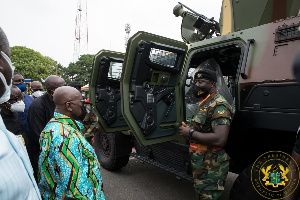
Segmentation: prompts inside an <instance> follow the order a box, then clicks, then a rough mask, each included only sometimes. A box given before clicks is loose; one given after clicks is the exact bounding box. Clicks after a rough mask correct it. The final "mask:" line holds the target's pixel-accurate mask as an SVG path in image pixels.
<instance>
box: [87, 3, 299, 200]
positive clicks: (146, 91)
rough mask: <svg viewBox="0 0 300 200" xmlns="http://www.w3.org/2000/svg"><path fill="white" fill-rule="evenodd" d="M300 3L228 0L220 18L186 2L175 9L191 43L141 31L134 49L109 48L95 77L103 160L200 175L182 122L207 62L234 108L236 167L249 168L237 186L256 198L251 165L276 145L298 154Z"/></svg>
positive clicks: (111, 166)
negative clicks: (182, 133)
mask: <svg viewBox="0 0 300 200" xmlns="http://www.w3.org/2000/svg"><path fill="white" fill-rule="evenodd" d="M299 8H300V1H299V0H285V1H280V0H251V1H246V0H223V3H222V9H221V15H220V20H219V22H216V21H215V20H214V19H210V18H207V17H205V16H203V15H201V14H199V13H197V12H195V11H194V10H192V9H190V8H188V7H187V6H185V5H183V4H181V3H179V4H178V5H177V6H175V8H174V10H173V12H174V15H175V16H176V17H178V16H181V17H182V25H181V34H182V39H183V41H184V42H180V41H175V40H173V39H169V38H166V37H162V36H158V35H155V34H151V33H146V32H142V31H141V32H137V33H136V34H135V35H133V36H132V37H131V38H130V39H129V41H128V44H127V49H126V53H125V54H123V53H119V52H112V51H106V50H101V51H100V52H99V53H98V54H97V55H96V56H95V58H94V63H93V71H92V77H91V83H90V99H91V102H92V104H93V106H94V107H95V108H96V111H97V114H98V116H99V121H100V123H101V126H102V130H101V131H99V132H98V133H97V134H96V135H95V138H94V141H95V150H96V153H97V156H98V158H99V161H100V163H101V165H102V166H103V167H104V168H106V169H108V170H118V169H120V168H122V167H124V166H126V164H127V162H128V159H129V156H134V157H136V158H138V159H140V160H142V161H144V162H148V163H151V164H153V165H155V166H157V167H160V168H162V169H165V170H167V171H169V172H172V173H174V174H176V176H177V177H180V178H185V179H188V180H192V177H191V172H190V171H191V170H190V161H189V154H188V148H189V146H188V141H187V140H186V138H183V137H181V136H180V135H179V133H178V127H179V126H181V122H183V121H184V122H185V121H189V119H190V118H191V116H192V115H193V113H194V109H193V108H194V107H195V103H197V99H194V98H193V96H192V95H190V91H189V90H190V88H191V85H192V79H193V74H194V73H195V70H197V69H198V68H199V67H208V68H212V69H214V70H216V71H217V74H218V83H217V86H218V89H219V90H220V92H221V94H223V95H224V97H225V98H226V99H227V100H228V101H229V102H230V103H231V104H232V106H233V107H234V110H235V114H234V118H233V122H232V125H231V129H230V134H229V139H228V143H227V145H226V151H227V152H228V154H229V155H230V157H231V161H230V171H231V172H234V173H238V174H240V176H239V177H238V178H237V180H236V182H238V183H239V184H235V186H234V187H233V190H232V191H233V192H232V193H235V192H234V191H238V192H236V193H243V195H244V196H243V198H240V197H238V196H235V194H232V198H233V199H247V198H249V199H251V198H252V197H251V195H249V197H247V195H245V193H247V192H250V190H249V188H247V184H245V183H246V182H247V181H248V182H249V171H247V169H248V168H249V167H248V166H249V165H251V164H252V163H253V162H254V161H255V159H256V158H257V157H258V156H259V155H261V154H262V153H264V152H267V151H272V150H273V151H274V150H277V151H284V152H287V153H289V154H290V153H291V152H292V149H293V146H294V142H295V135H296V131H297V129H298V127H299V125H300V103H299V102H300V92H299V91H300V86H299V85H298V84H297V83H296V81H295V79H294V76H293V71H292V63H293V60H294V56H295V54H296V52H297V49H298V48H299V47H300V32H299V30H298V27H299V21H300V16H299V14H298V12H299ZM240 186H243V187H240ZM245 186H246V187H245ZM238 187H240V188H238ZM252 199H253V198H252Z"/></svg>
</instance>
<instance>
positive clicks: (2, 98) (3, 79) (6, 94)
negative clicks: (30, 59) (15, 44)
mask: <svg viewBox="0 0 300 200" xmlns="http://www.w3.org/2000/svg"><path fill="white" fill-rule="evenodd" d="M0 53H1V56H2V57H3V58H4V59H5V60H6V62H7V63H8V64H9V66H10V67H11V73H12V74H11V77H13V74H14V71H15V67H14V66H12V63H11V60H10V58H9V57H8V56H7V55H6V54H5V53H4V52H3V51H0ZM0 79H1V81H2V82H3V84H4V86H5V92H4V93H3V95H2V97H1V98H0V104H2V103H4V102H6V101H8V100H9V99H8V100H7V96H8V93H10V89H11V86H12V79H11V80H10V84H9V85H7V83H6V79H5V77H4V75H3V74H2V72H0ZM9 97H10V94H9Z"/></svg>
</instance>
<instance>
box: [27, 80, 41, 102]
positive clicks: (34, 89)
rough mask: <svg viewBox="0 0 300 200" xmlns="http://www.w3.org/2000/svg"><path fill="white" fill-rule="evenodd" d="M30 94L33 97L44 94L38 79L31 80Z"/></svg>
mask: <svg viewBox="0 0 300 200" xmlns="http://www.w3.org/2000/svg"><path fill="white" fill-rule="evenodd" d="M30 91H31V96H32V97H33V98H34V99H35V98H38V97H40V96H42V95H43V94H44V89H43V85H42V83H41V82H39V81H32V83H31V86H30Z"/></svg>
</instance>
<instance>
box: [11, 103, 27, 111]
mask: <svg viewBox="0 0 300 200" xmlns="http://www.w3.org/2000/svg"><path fill="white" fill-rule="evenodd" d="M10 110H11V112H24V110H25V103H24V101H22V100H21V101H17V102H16V103H13V104H11V107H10Z"/></svg>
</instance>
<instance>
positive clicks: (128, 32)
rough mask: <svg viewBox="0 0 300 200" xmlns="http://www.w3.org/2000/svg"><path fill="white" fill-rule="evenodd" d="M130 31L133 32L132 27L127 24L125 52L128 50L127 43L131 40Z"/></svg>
mask: <svg viewBox="0 0 300 200" xmlns="http://www.w3.org/2000/svg"><path fill="white" fill-rule="evenodd" d="M130 31H131V26H130V24H128V23H127V24H125V32H126V34H125V51H126V48H127V42H128V39H129V34H130Z"/></svg>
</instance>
